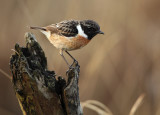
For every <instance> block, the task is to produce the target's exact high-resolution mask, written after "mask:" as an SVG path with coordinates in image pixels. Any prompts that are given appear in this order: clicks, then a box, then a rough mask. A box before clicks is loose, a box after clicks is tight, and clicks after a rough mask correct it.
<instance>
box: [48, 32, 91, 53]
mask: <svg viewBox="0 0 160 115" xmlns="http://www.w3.org/2000/svg"><path fill="white" fill-rule="evenodd" d="M49 41H50V42H51V43H52V44H53V45H54V46H55V47H56V48H58V49H62V50H67V51H70V50H76V49H79V48H81V47H84V46H85V45H87V44H88V43H89V41H90V40H88V39H86V38H84V37H82V36H79V35H78V36H76V37H73V38H67V37H64V36H59V35H53V34H52V35H51V37H50V38H49Z"/></svg>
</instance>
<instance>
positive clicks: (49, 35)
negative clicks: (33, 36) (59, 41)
mask: <svg viewBox="0 0 160 115" xmlns="http://www.w3.org/2000/svg"><path fill="white" fill-rule="evenodd" d="M40 31H41V32H42V33H43V34H44V35H45V36H46V37H47V38H48V39H49V38H50V37H51V32H50V31H43V30H40Z"/></svg>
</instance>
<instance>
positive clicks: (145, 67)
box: [0, 0, 160, 115]
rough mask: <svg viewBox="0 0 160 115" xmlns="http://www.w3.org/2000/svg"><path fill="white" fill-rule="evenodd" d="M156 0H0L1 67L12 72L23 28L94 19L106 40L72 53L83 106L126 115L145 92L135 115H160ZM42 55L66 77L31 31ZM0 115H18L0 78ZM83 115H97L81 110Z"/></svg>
mask: <svg viewBox="0 0 160 115" xmlns="http://www.w3.org/2000/svg"><path fill="white" fill-rule="evenodd" d="M159 13H160V1H158V0H145V1H144V0H130V1H129V0H121V1H118V0H34V1H33V0H1V1H0V26H1V29H0V68H1V69H3V70H4V71H6V72H7V73H10V70H9V64H8V63H9V60H10V55H11V54H12V53H13V51H12V50H11V49H13V48H14V45H15V43H17V42H18V43H19V44H21V45H24V41H25V39H23V38H24V37H23V36H24V33H25V32H30V31H31V30H29V29H28V28H27V26H30V25H32V26H46V25H49V24H52V23H57V22H60V21H62V20H66V19H78V20H83V19H93V20H95V21H97V22H98V23H99V25H100V26H101V30H102V31H103V32H105V35H104V36H102V35H98V36H96V37H95V38H94V39H93V40H92V41H91V42H90V43H89V44H88V45H87V46H86V47H84V48H82V49H81V50H77V51H72V52H71V54H72V55H73V56H74V57H75V58H76V59H77V60H78V61H79V64H80V65H81V73H80V98H81V101H86V100H97V101H100V102H102V103H103V104H105V105H106V106H107V107H108V108H109V109H110V110H111V111H112V113H113V114H114V115H128V114H129V111H130V109H131V108H132V106H133V104H134V102H135V101H136V99H137V98H138V97H139V96H140V95H141V94H142V93H145V95H146V96H145V98H144V103H143V104H142V105H141V107H140V108H139V109H138V111H137V112H136V115H160V90H159V89H160V15H159ZM32 32H33V33H34V34H35V35H36V38H37V40H38V41H39V43H40V44H41V46H42V48H43V49H44V51H45V52H46V56H47V59H48V65H49V67H48V68H49V69H50V70H55V71H56V72H57V74H58V75H59V74H61V75H63V76H65V71H66V70H67V65H66V64H65V62H64V61H63V59H62V58H61V57H60V55H59V53H58V50H57V49H55V48H54V47H53V46H52V45H51V44H50V43H49V42H48V40H47V39H45V36H44V35H42V34H41V33H40V32H37V31H32ZM0 76H1V77H0V94H1V96H0V113H1V114H7V115H13V114H15V115H18V114H21V111H20V107H19V105H18V101H17V99H16V97H15V94H14V91H13V88H12V85H11V83H10V81H9V80H8V79H7V78H5V77H2V76H3V74H1V73H0ZM84 114H85V115H96V113H95V112H93V111H90V110H88V109H84Z"/></svg>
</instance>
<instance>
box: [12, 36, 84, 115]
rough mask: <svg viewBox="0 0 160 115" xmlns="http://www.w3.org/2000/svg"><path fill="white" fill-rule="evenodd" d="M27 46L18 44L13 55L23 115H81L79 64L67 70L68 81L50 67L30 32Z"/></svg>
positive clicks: (16, 88)
mask: <svg viewBox="0 0 160 115" xmlns="http://www.w3.org/2000/svg"><path fill="white" fill-rule="evenodd" d="M25 38H26V47H20V46H19V45H18V44H16V45H15V54H13V55H12V56H11V59H10V68H11V72H12V76H13V77H12V82H13V88H14V91H15V94H16V97H17V99H18V102H19V105H20V107H21V110H22V112H23V114H24V115H31V114H32V115H82V114H83V112H82V109H81V106H80V99H79V87H78V79H79V65H78V63H74V64H73V66H72V69H69V70H68V71H67V74H66V75H67V78H68V80H67V81H66V80H64V79H63V78H62V77H61V76H58V77H57V76H56V74H55V72H54V71H49V70H48V69H47V60H46V57H45V53H44V51H43V50H42V48H41V47H40V45H39V43H38V42H37V40H36V39H35V37H34V35H33V34H31V33H26V34H25Z"/></svg>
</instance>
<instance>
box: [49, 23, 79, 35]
mask: <svg viewBox="0 0 160 115" xmlns="http://www.w3.org/2000/svg"><path fill="white" fill-rule="evenodd" d="M78 24H79V22H78V21H75V20H66V21H62V22H60V23H56V24H52V25H49V26H47V27H46V29H47V30H49V31H51V33H56V34H59V35H62V36H66V37H74V36H76V35H77V34H78V30H77V28H76V27H77V25H78Z"/></svg>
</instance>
